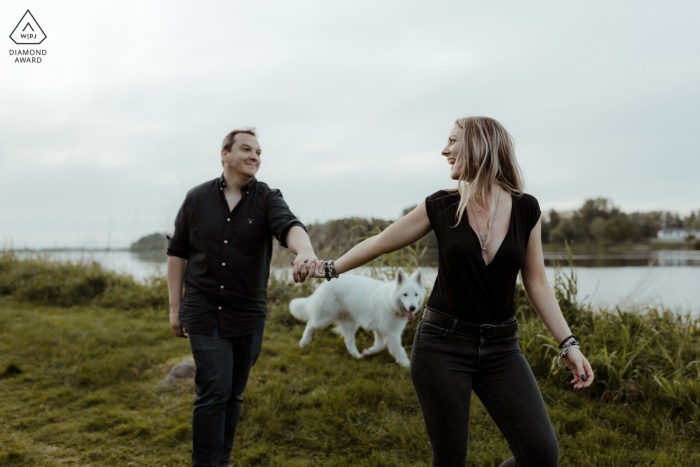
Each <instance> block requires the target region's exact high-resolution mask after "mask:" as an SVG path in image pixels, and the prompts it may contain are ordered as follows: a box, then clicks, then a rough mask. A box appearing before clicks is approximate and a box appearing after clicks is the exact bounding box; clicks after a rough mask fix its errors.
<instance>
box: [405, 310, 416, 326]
mask: <svg viewBox="0 0 700 467" xmlns="http://www.w3.org/2000/svg"><path fill="white" fill-rule="evenodd" d="M406 319H407V320H408V322H409V323H412V322H413V321H415V320H416V316H415V315H414V314H413V312H412V311H408V310H406Z"/></svg>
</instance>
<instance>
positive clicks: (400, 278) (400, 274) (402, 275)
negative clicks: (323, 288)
mask: <svg viewBox="0 0 700 467" xmlns="http://www.w3.org/2000/svg"><path fill="white" fill-rule="evenodd" d="M406 278H407V277H406V272H404V270H403V268H401V267H400V268H399V269H398V271H396V283H397V284H399V285H401V284H403V283H404V281H405V280H406Z"/></svg>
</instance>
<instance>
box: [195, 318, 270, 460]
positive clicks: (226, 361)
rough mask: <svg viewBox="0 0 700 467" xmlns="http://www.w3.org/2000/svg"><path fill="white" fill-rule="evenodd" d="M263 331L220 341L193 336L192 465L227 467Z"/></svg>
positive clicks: (263, 328)
mask: <svg viewBox="0 0 700 467" xmlns="http://www.w3.org/2000/svg"><path fill="white" fill-rule="evenodd" d="M264 330H265V327H264V323H263V326H262V328H261V329H260V330H259V331H257V332H255V333H253V334H248V335H245V336H239V337H231V338H220V337H219V332H218V329H217V330H216V331H215V332H214V335H213V336H206V335H203V334H192V333H190V339H189V340H190V346H191V347H192V355H193V356H194V361H195V364H196V365H197V374H196V376H195V383H196V385H197V387H196V393H197V396H196V397H195V400H194V412H193V414H192V465H193V466H194V467H214V466H216V467H219V466H228V465H229V462H230V460H231V448H232V447H233V436H234V434H235V432H236V425H237V424H238V417H239V416H240V414H241V404H242V402H243V397H242V395H243V391H244V390H245V387H246V383H247V382H248V374H249V373H250V369H251V368H252V366H253V365H254V364H255V362H256V360H257V359H258V356H259V355H260V349H261V347H262V339H263V332H264Z"/></svg>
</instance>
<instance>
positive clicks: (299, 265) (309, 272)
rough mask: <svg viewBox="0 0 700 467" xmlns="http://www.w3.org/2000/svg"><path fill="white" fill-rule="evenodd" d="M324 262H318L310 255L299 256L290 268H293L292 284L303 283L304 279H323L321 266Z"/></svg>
mask: <svg viewBox="0 0 700 467" xmlns="http://www.w3.org/2000/svg"><path fill="white" fill-rule="evenodd" d="M324 263H325V261H323V260H319V259H318V258H316V257H314V256H312V255H306V254H299V255H298V256H297V257H296V258H295V259H294V261H292V266H294V268H293V271H292V275H293V276H294V282H296V283H299V282H304V281H305V280H306V279H314V278H323V277H325V273H324V270H323V265H324Z"/></svg>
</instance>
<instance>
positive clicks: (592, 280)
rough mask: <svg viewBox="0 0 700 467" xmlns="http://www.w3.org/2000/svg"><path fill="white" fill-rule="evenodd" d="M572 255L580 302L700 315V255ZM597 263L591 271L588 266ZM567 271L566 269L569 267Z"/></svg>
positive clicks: (127, 265) (144, 272)
mask: <svg viewBox="0 0 700 467" xmlns="http://www.w3.org/2000/svg"><path fill="white" fill-rule="evenodd" d="M46 254H47V255H48V256H49V257H51V258H54V259H57V260H60V261H72V262H86V261H97V262H98V263H100V264H101V265H102V266H103V267H104V268H105V269H108V270H112V271H116V272H120V273H124V274H130V275H132V276H133V277H134V278H135V279H136V280H139V281H144V280H146V279H147V278H148V277H149V276H152V275H164V274H165V269H166V268H165V265H166V263H165V256H164V255H156V256H155V257H153V256H150V257H149V256H148V255H145V256H144V255H143V254H138V253H132V252H129V251H114V250H112V251H62V252H51V253H46ZM583 256H584V255H581V256H574V261H575V264H576V265H577V267H576V268H575V271H576V274H577V276H578V298H579V300H585V301H587V302H589V303H591V304H593V305H595V306H603V307H607V308H611V307H614V306H619V307H620V308H622V309H630V308H635V307H639V306H646V305H663V306H665V307H668V308H671V309H674V310H676V311H678V312H681V313H686V312H692V313H693V314H698V313H700V252H697V251H655V252H644V253H642V254H635V253H629V254H620V255H614V257H612V255H608V256H610V258H608V259H609V262H611V263H613V264H620V263H622V264H630V263H631V264H632V265H623V266H609V267H601V266H600V265H601V264H606V261H605V257H599V256H596V257H592V256H590V255H589V256H586V257H583ZM545 259H546V260H547V264H551V263H552V260H556V259H561V256H560V255H557V254H548V255H546V258H545ZM588 264H592V265H593V264H595V266H593V267H586V266H587V265H588ZM423 270H424V273H425V274H424V284H425V285H432V284H433V283H434V281H435V277H436V275H437V270H436V269H435V268H423ZM564 271H565V272H568V267H565V269H564ZM288 272H289V270H288V269H286V268H285V269H275V270H274V273H275V274H277V275H288ZM546 272H547V277H548V278H549V280H550V283H552V284H553V283H554V274H555V269H554V267H552V266H547V267H546Z"/></svg>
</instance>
